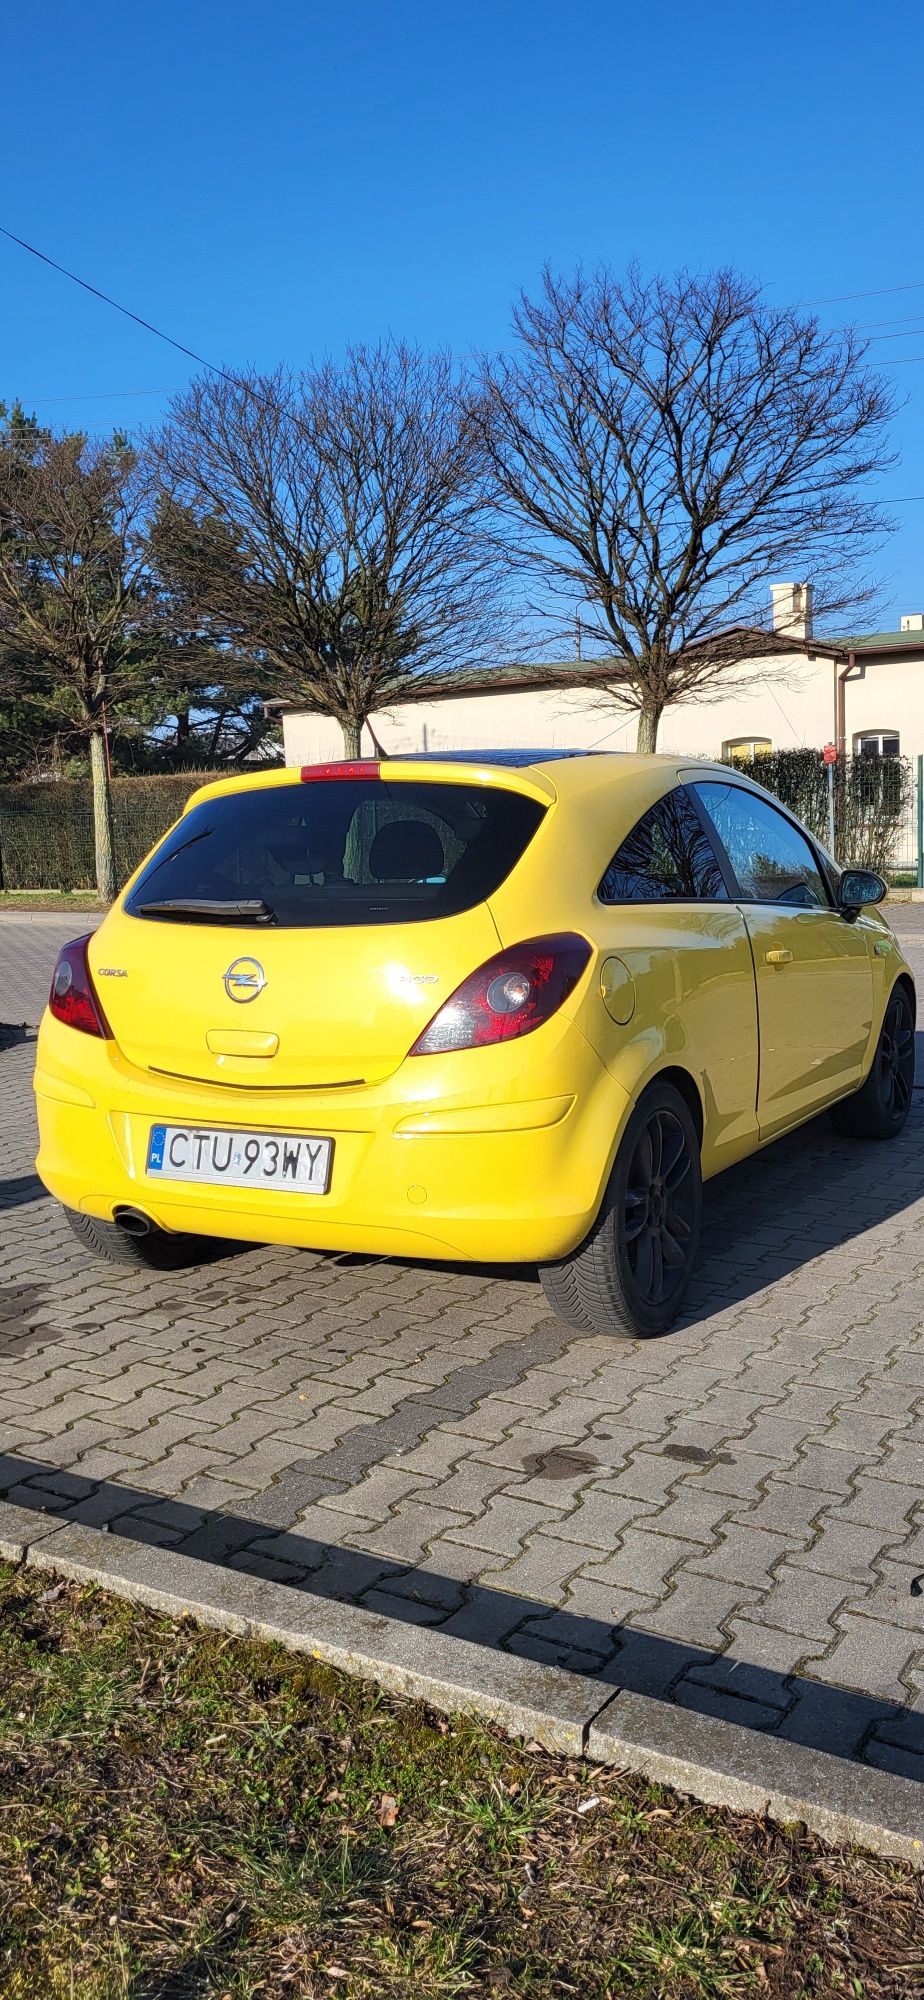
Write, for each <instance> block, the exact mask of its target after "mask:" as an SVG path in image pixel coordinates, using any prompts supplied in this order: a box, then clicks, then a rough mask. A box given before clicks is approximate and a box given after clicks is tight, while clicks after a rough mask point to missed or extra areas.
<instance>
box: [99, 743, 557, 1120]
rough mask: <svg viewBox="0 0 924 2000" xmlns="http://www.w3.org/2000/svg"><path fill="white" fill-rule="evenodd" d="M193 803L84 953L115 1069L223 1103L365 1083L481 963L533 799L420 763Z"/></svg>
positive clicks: (533, 788) (403, 1050)
mask: <svg viewBox="0 0 924 2000" xmlns="http://www.w3.org/2000/svg"><path fill="white" fill-rule="evenodd" d="M353 770H354V771H356V774H355V775H344V776H341V775H335V776H332V777H329V778H326V779H325V780H324V781H323V782H322V781H320V780H317V781H315V780H313V779H312V777H311V774H309V776H308V779H307V781H299V780H298V779H295V780H294V781H293V780H292V779H290V778H289V775H288V774H286V776H285V777H280V779H279V781H277V782H274V783H271V784H269V785H267V784H266V783H262V784H255V785H253V786H250V787H248V788H246V789H244V790H216V791H214V792H210V793H208V794H206V795H205V796H204V797H202V798H201V799H200V800H199V802H198V803H193V804H192V805H191V806H190V808H189V809H188V811H187V812H186V813H185V814H184V815H183V818H182V820H181V821H180V822H179V823H178V825H177V826H176V827H174V829H173V830H172V832H171V833H170V834H168V836H167V838H166V840H165V841H164V842H163V844H162V846H161V847H160V848H159V849H158V850H157V852H156V853H155V854H154V856H153V857H152V859H151V860H150V861H149V862H148V863H147V865H146V866H145V868H144V869H143V870H142V872H141V875H140V876H139V877H138V879H137V881H136V882H135V883H134V885H133V887H132V889H131V891H130V893H129V895H128V896H127V897H126V899H125V904H124V907H123V908H120V909H118V910H115V911H113V912H112V914H111V915H110V916H109V917H108V918H107V920H106V922H105V924H104V925H103V927H102V929H101V930H100V931H99V932H98V933H97V935H96V937H95V938H94V940H93V942H92V944H91V945H90V947H89V959H90V968H91V971H92V974H93V978H94V981H95V983H96V986H97V991H98V992H99V995H100V998H101V1000H102V1004H103V1006H104V1008H105V1011H106V1015H107V1017H108V1020H109V1024H110V1026H111V1028H112V1032H113V1034H114V1036H115V1039H116V1041H117V1043H118V1045H119V1047H120V1049H121V1050H122V1052H123V1054H124V1055H125V1056H126V1057H127V1058H128V1060H129V1061H130V1062H132V1063H133V1064H136V1065H138V1066H139V1067H141V1068H144V1069H149V1070H153V1071H159V1072H161V1073H162V1074H166V1075H170V1076H174V1077H188V1078H193V1079H196V1080H197V1081H205V1082H211V1083H225V1084H229V1085H234V1086H236V1087H238V1088H241V1087H245V1088H246V1087H251V1088H256V1089H264V1090H265V1089H273V1090H278V1089H299V1088H300V1089H319V1088H323V1087H328V1088H329V1087H337V1086H341V1087H342V1086H346V1085H349V1084H358V1083H373V1082H376V1081H379V1080H381V1079H382V1078H383V1077H386V1076H388V1075H390V1074H391V1073H392V1071H393V1070H395V1069H396V1068H397V1067H398V1066H399V1064H400V1063H401V1062H403V1060H404V1058H405V1056H406V1055H407V1053H408V1050H409V1048H410V1047H411V1045H412V1043H413V1042H414V1041H415V1040H416V1038H417V1036H418V1034H419V1033H420V1032H421V1030H422V1029H423V1028H424V1027H425V1026H426V1024H427V1022H428V1021H429V1020H430V1019H431V1017H432V1015H433V1014H434V1013H435V1012H436V1010H437V1008H438V1007H439V1006H441V1005H442V1003H443V1001H445V1000H446V999H448V997H449V995H450V993H451V992H452V991H453V990H454V988H455V987H456V986H458V985H459V983H460V982H461V980H463V979H464V978H465V977H466V976H467V974H468V973H470V972H471V971H473V970H474V969H475V968H476V967H477V966H479V965H480V964H482V963H483V961H484V960H485V959H487V958H489V957H491V955H492V954H493V953H494V952H495V951H496V950H497V948H498V942H499V940H498V936H497V931H496V928H495V926H494V923H493V921H492V918H491V915H490V911H489V910H488V908H487V907H486V899H487V898H488V897H489V896H490V895H491V894H493V892H494V890H495V889H496V888H497V887H498V886H499V884H500V883H501V882H502V881H503V880H504V879H505V877H506V876H507V875H508V874H509V873H510V871H511V869H512V868H514V867H515V866H516V863H517V861H518V860H519V858H520V856H521V855H522V853H523V852H524V850H525V848H526V847H527V845H528V844H529V842H530V841H531V839H532V837H533V835H534V834H535V832H536V829H537V827H538V825H539V823H540V821H541V819H542V817H543V813H544V810H545V804H546V801H545V800H544V799H543V796H542V794H543V791H544V790H545V791H547V792H551V787H550V786H548V781H543V780H541V779H535V778H534V776H533V774H528V773H526V772H522V773H521V772H517V773H516V774H513V773H509V772H503V773H500V772H499V771H496V770H489V769H481V770H479V769H466V768H464V767H461V766H459V767H456V768H453V769H450V770H445V769H444V770H442V771H437V770H436V769H427V767H425V766H424V767H422V766H421V765H419V764H418V765H416V766H413V765H408V766H402V765H400V764H398V765H396V764H390V765H389V764H383V765H381V766H369V767H359V769H358V770H357V767H353Z"/></svg>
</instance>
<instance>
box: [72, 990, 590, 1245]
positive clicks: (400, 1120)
mask: <svg viewBox="0 0 924 2000" xmlns="http://www.w3.org/2000/svg"><path fill="white" fill-rule="evenodd" d="M537 1043H538V1044H539V1045H540V1046H539V1047H538V1048H537V1047H536V1046H535V1045H536V1044H537ZM75 1044H76V1045H77V1046H75ZM35 1093H36V1103H37V1108H38V1121H39V1136H40V1145H39V1153H38V1158H37V1161H36V1166H37V1170H38V1173H39V1174H40V1176H41V1179H42V1180H43V1182H44V1184H45V1186H46V1187H47V1188H48V1190H49V1192H50V1193H51V1194H53V1195H54V1196H55V1197H56V1198H57V1200H59V1201H61V1202H63V1203H65V1205H66V1206H67V1207H69V1208H74V1209H78V1210H82V1211H83V1212H84V1213H86V1214H89V1215H95V1216H97V1217H99V1218H100V1219H102V1220H109V1219H111V1217H112V1215H113V1212H114V1210H115V1209H116V1208H118V1207H120V1206H123V1205H128V1206H132V1207H137V1208H141V1209H143V1210H144V1211H145V1213H146V1214H148V1215H150V1216H151V1218H152V1220H153V1221H155V1222H156V1223H158V1224H159V1225H160V1226H161V1227H162V1228H164V1229H170V1230H178V1231H188V1232H190V1233H192V1234H194V1235H208V1236H225V1237H231V1238H237V1239H239V1240H242V1241H248V1240H257V1241H261V1242H270V1243H283V1244H292V1245H294V1246H296V1247H302V1248H306V1249H315V1250H348V1251H366V1252H370V1253H373V1254H377V1255H381V1256H398V1257H428V1258H431V1257H432V1258H457V1257H458V1258H463V1259H467V1260H477V1261H482V1260H484V1261H490V1262H512V1263H518V1262H547V1261H549V1260H550V1259H554V1258H557V1257H561V1256H564V1255H566V1254H567V1253H568V1252H569V1251H570V1250H573V1249H574V1248H575V1246H576V1244H578V1243H579V1242H580V1241H581V1239H582V1237H583V1236H584V1235H586V1233H587V1230H588V1228H589V1227H590V1225H591V1223H592V1221H593V1219H594V1217H595V1215H596V1212H597V1209H598V1207H599V1203H600V1198H601V1195H602V1191H603V1188H604V1187H605V1185H606V1180H607V1177H608V1174H609V1169H610V1165H611V1162H612V1158H613V1154H614V1152H615V1148H616V1145H617V1143H618V1137H619V1133H620V1130H621V1127H622V1124H623V1122H624V1119H625V1117H626V1115H627V1112H628V1105H629V1100H628V1098H627V1096H626V1093H625V1092H624V1091H623V1090H622V1089H621V1087H620V1086H619V1084H617V1083H616V1082H615V1080H614V1078H613V1077H612V1076H611V1075H610V1073H609V1072H608V1071H607V1070H606V1069H605V1068H604V1067H603V1065H602V1064H601V1063H600V1061H599V1059H598V1057H597V1056H596V1055H595V1053H594V1051H593V1050H592V1048H591V1047H590V1045H589V1043H588V1042H587V1041H586V1039H585V1038H584V1036H583V1035H582V1034H581V1033H580V1030H579V1029H577V1028H575V1027H574V1026H573V1025H570V1024H567V1023H564V1024H562V1025H561V1027H560V1029H559V1031H558V1033H557V1034H555V1035H550V1034H548V1033H547V1032H546V1031H544V1030H541V1031H540V1032H539V1033H538V1034H537V1035H535V1036H531V1037H528V1038H525V1039H524V1041H523V1042H522V1043H520V1044H512V1045H508V1047H507V1048H500V1049H483V1050H482V1049H476V1050H469V1051H465V1052H463V1053H458V1054H455V1055H451V1056H434V1057H427V1058H420V1059H412V1060H408V1061H407V1062H405V1063H404V1064H402V1066H401V1068H400V1069H399V1070H398V1071H397V1072H396V1073H395V1075H394V1076H392V1077H390V1078H389V1079H388V1081H387V1082H386V1083H384V1084H379V1085H377V1086H375V1087H374V1088H368V1089H367V1088H359V1089H355V1090H342V1091H338V1092H336V1093H334V1092H328V1091H325V1092H323V1093H322V1092H291V1091H286V1092H269V1091H262V1090H261V1091H259V1092H257V1091H253V1090H247V1091H243V1090H234V1091H231V1090H228V1089H216V1088H215V1087H214V1086H212V1085H210V1084H199V1083H191V1082H183V1081H180V1080H177V1079H175V1078H167V1077H156V1076H152V1075H151V1074H150V1073H149V1072H146V1071H143V1070H139V1069H135V1068H134V1067H132V1066H131V1065H129V1064H128V1063H126V1062H125V1060H124V1058H122V1057H121V1056H120V1054H119V1053H118V1051H117V1050H116V1049H115V1047H114V1045H113V1044H112V1043H106V1042H96V1041H94V1040H93V1038H91V1037H89V1036H83V1035H78V1034H75V1032H74V1031H73V1030H71V1029H69V1028H66V1027H64V1026H62V1024H61V1023H59V1022H56V1021H54V1020H52V1019H51V1018H50V1017H49V1016H47V1015H46V1017H45V1020H44V1021H43V1023H42V1028H41V1032H40V1036H39V1046H38V1061H37V1066H36V1074H35ZM164 1121H166V1122H169V1123H175V1124H182V1125H200V1126H209V1125H211V1126H221V1127H231V1128H233V1127H234V1126H243V1127H247V1128H249V1129H251V1130H253V1129H255V1128H256V1129H261V1128H262V1129H264V1130H267V1131H282V1132H285V1131H291V1132H303V1133H309V1134H311V1135H318V1136H323V1137H330V1138H331V1139H332V1140H333V1146H334V1153H333V1168H332V1174H331V1185H330V1190H329V1192H328V1194H326V1195H322V1196H318V1195H305V1194H297V1195H296V1194H289V1193H286V1194H282V1193H280V1192H274V1191H265V1190H259V1189H251V1188H216V1187H209V1186H203V1185H201V1184H200V1183H195V1182H185V1183H184V1182H181V1181H168V1182H166V1183H165V1182H163V1181H161V1180H160V1179H159V1178H158V1177H156V1176H154V1177H152V1176H149V1175H148V1174H147V1173H146V1171H145V1163H146V1158H147V1140H148V1133H149V1129H150V1126H151V1125H152V1124H154V1123H158V1122H164Z"/></svg>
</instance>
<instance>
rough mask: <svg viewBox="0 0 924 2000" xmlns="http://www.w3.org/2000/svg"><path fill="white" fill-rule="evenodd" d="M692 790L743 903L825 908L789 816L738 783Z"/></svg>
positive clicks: (809, 856) (817, 876)
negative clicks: (708, 820)
mask: <svg viewBox="0 0 924 2000" xmlns="http://www.w3.org/2000/svg"><path fill="white" fill-rule="evenodd" d="M693 789H694V791H695V792H696V795H697V797H698V798H699V799H701V800H702V803H703V805H704V806H705V808H706V811H707V813H708V814H709V818H710V819H711V821H712V824H713V826H714V827H715V829H716V832H717V833H718V836H719V839H720V840H721V841H722V843H723V846H724V847H725V851H726V853H727V855H728V858H729V860H730V862H731V865H732V868H733V869H734V871H735V875H736V877H737V879H738V882H739V883H740V886H741V894H742V897H743V898H744V900H745V902H748V903H791V904H793V905H794V906H795V907H796V908H797V909H817V908H819V907H820V908H821V909H824V910H826V909H828V908H829V906H830V900H831V899H830V897H829V895H828V893H827V890H826V888H825V883H824V880H823V877H822V875H821V872H820V870H819V867H818V863H817V861H816V859H815V856H814V854H813V852H812V849H811V847H810V846H809V843H808V841H807V840H806V838H805V836H804V834H801V833H800V832H799V829H798V827H795V826H793V824H792V821H791V820H788V819H784V818H783V814H782V813H779V812H777V811H776V808H775V807H774V806H771V805H769V804H768V803H767V801H766V799H762V798H760V797H759V795H758V794H757V793H756V792H746V791H744V790H742V788H741V786H739V785H715V784H700V785H695V786H694V787H693Z"/></svg>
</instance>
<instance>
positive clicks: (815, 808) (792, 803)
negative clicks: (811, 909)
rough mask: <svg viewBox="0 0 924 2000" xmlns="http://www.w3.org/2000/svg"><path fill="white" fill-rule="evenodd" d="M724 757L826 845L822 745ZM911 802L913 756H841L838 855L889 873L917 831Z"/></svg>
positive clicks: (825, 776)
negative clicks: (773, 796)
mask: <svg viewBox="0 0 924 2000" xmlns="http://www.w3.org/2000/svg"><path fill="white" fill-rule="evenodd" d="M726 761H727V762H728V763H729V764H730V765H731V766H732V768H733V769H735V770H738V771H744V772H746V774H747V776H748V777H750V778H753V779H754V780H755V783H757V784H758V785H763V786H765V788H766V790H767V791H768V792H773V793H774V794H775V795H776V797H777V798H778V799H779V800H780V801H781V802H782V804H783V805H785V806H788V807H789V810H790V812H794V813H795V814H796V816H797V818H798V819H801V820H802V822H803V824H804V825H805V826H807V827H808V828H809V830H810V831H811V832H812V833H813V834H814V835H815V838H816V840H819V841H821V843H822V846H824V847H827V845H828V840H829V834H828V767H827V765H826V764H825V763H824V760H823V758H822V754H821V751H820V750H767V751H761V752H759V753H758V755H757V756H756V757H753V758H748V759H740V758H728V759H726ZM913 803H914V776H913V772H912V766H911V759H910V757H847V758H842V759H841V762H840V763H839V764H836V765H835V766H834V826H835V842H834V845H835V852H836V856H837V859H838V860H839V861H840V862H842V863H846V864H848V865H852V866H853V867H855V868H875V869H878V870H879V871H880V872H881V873H882V874H888V873H889V871H890V870H892V869H893V868H895V866H896V865H897V864H898V863H899V862H900V861H901V859H902V858H903V857H902V856H901V854H900V850H901V848H902V847H903V845H904V846H907V845H908V844H909V842H910V841H911V839H912V837H913V836H912V831H911V826H910V816H911V811H912V807H913Z"/></svg>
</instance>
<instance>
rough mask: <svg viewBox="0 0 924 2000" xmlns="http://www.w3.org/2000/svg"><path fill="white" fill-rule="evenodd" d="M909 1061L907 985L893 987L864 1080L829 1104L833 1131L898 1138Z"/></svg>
mask: <svg viewBox="0 0 924 2000" xmlns="http://www.w3.org/2000/svg"><path fill="white" fill-rule="evenodd" d="M914 1064H915V1046H914V1002H913V1000H912V997H911V994H910V992H909V990H908V988H907V987H906V986H904V985H901V986H895V987H893V989H892V992H891V993H890V995H889V1001H888V1005H887V1007H886V1010H885V1016H884V1019H883V1023H882V1030H881V1032H880V1036H879V1042H878V1045H877V1048H876V1053H875V1055H874V1057H873V1062H872V1067H871V1069H870V1072H869V1075H868V1077H867V1078H866V1081H865V1083H863V1084H862V1085H861V1087H860V1089H859V1090H857V1091H855V1092H854V1094H853V1096H852V1097H845V1098H842V1099H841V1102H840V1103H839V1104H835V1105H833V1106H832V1108H831V1113H830V1117H831V1123H832V1125H833V1126H834V1130H835V1132H839V1133H841V1135H842V1136H843V1137H846V1138H849V1139H897V1138H898V1135H899V1133H900V1131H901V1130H902V1127H903V1126H904V1123H905V1120H906V1118H907V1116H908V1112H909V1110H910V1108H911V1093H912V1090H913V1089H914Z"/></svg>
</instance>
